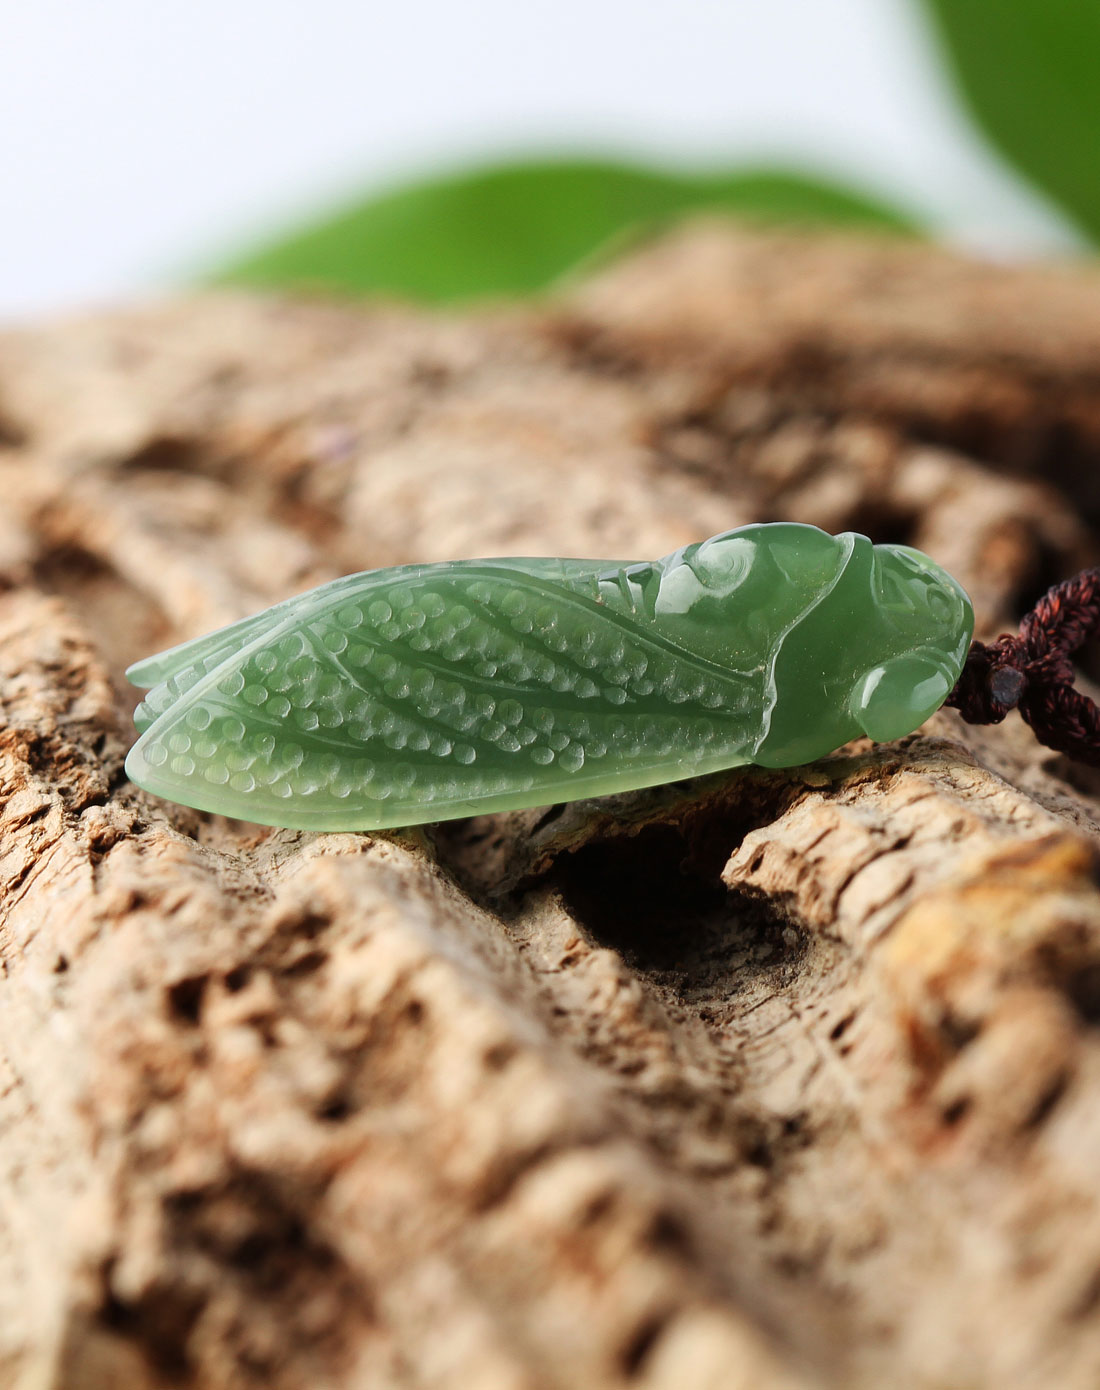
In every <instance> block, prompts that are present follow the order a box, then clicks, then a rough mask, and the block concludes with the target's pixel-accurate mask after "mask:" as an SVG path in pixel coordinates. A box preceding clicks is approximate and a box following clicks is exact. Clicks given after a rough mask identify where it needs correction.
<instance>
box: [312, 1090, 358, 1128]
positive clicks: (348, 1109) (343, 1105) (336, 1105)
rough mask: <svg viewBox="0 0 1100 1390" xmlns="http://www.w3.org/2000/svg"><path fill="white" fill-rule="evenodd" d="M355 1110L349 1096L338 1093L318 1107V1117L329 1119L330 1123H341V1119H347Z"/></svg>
mask: <svg viewBox="0 0 1100 1390" xmlns="http://www.w3.org/2000/svg"><path fill="white" fill-rule="evenodd" d="M354 1111H355V1106H354V1105H352V1103H351V1101H350V1100H349V1099H348V1097H347V1096H345V1095H338V1096H333V1098H332V1099H331V1100H327V1101H326V1102H325V1103H324V1105H322V1106H320V1107H319V1108H318V1110H317V1118H318V1119H319V1120H327V1121H328V1122H329V1123H330V1124H339V1123H340V1121H341V1120H346V1119H347V1118H348V1116H349V1115H351V1114H353V1113H354Z"/></svg>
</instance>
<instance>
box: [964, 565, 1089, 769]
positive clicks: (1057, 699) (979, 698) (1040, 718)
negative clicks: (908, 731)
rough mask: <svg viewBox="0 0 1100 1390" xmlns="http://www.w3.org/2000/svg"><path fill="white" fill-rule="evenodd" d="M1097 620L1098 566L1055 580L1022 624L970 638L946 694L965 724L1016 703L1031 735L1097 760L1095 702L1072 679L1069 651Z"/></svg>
mask: <svg viewBox="0 0 1100 1390" xmlns="http://www.w3.org/2000/svg"><path fill="white" fill-rule="evenodd" d="M1097 628H1100V569H1091V570H1082V571H1081V573H1080V574H1079V575H1077V576H1076V577H1075V578H1073V579H1067V580H1065V581H1063V583H1061V584H1055V586H1054V587H1053V589H1050V590H1048V591H1047V593H1045V594H1044V595H1043V597H1042V598H1041V599H1040V600H1039V602H1038V603H1037V604H1036V605H1035V607H1034V608H1033V609H1032V610H1031V612H1030V613H1028V614H1027V616H1026V617H1025V618H1024V619H1023V620H1022V621H1021V623H1020V631H1019V633H1018V634H1017V635H1015V636H1012V635H1010V634H1005V635H1003V636H1001V637H998V638H997V640H996V641H995V642H990V643H989V644H988V645H987V644H986V643H985V642H975V643H974V644H973V645H972V646H971V648H970V651H969V653H968V655H967V658H966V664H965V665H964V666H963V670H962V675H961V676H960V677H959V680H958V684H957V685H956V686H955V689H954V690H953V691H952V692H951V694H950V695H948V697H947V699H946V700H945V701H944V703H945V704H947V705H951V706H952V707H953V708H955V709H957V710H958V711H959V713H960V714H961V715H962V717H963V718H964V719H965V720H966V722H967V723H968V724H999V723H1000V722H1001V720H1002V719H1003V718H1004V717H1005V715H1006V714H1007V713H1008V712H1009V710H1011V709H1018V710H1019V711H1020V714H1021V715H1022V716H1023V718H1024V719H1026V720H1027V722H1028V723H1029V724H1030V725H1031V727H1032V729H1033V730H1034V732H1035V737H1036V738H1037V739H1038V740H1039V742H1040V743H1045V744H1046V746H1047V747H1048V748H1055V749H1057V750H1058V752H1059V753H1066V754H1068V755H1069V757H1071V758H1075V759H1076V760H1077V761H1078V762H1082V763H1094V764H1097V765H1100V709H1097V707H1096V705H1095V704H1094V703H1093V701H1092V700H1090V699H1089V697H1088V696H1087V695H1082V694H1081V692H1080V691H1079V690H1075V689H1074V686H1073V681H1074V676H1075V674H1076V673H1075V672H1074V669H1073V663H1072V661H1071V660H1070V657H1071V656H1072V654H1073V653H1074V652H1075V651H1076V650H1077V649H1078V647H1080V646H1081V645H1082V644H1083V643H1084V642H1085V641H1086V640H1087V639H1088V638H1089V637H1090V636H1092V634H1093V633H1094V632H1095V631H1096V630H1097Z"/></svg>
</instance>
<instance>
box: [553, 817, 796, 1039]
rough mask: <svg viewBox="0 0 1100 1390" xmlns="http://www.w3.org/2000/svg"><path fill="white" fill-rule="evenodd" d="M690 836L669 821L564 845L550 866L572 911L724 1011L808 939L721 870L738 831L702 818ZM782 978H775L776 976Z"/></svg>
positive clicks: (648, 968)
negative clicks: (565, 850) (566, 850)
mask: <svg viewBox="0 0 1100 1390" xmlns="http://www.w3.org/2000/svg"><path fill="white" fill-rule="evenodd" d="M696 832H697V833H693V834H692V835H691V837H690V838H689V837H688V836H687V835H685V834H684V833H683V832H681V831H680V830H679V829H676V828H675V827H672V826H667V825H655V826H649V827H647V828H646V829H644V830H642V831H641V832H640V833H639V834H637V835H634V836H631V837H629V838H622V839H616V840H605V841H598V842H596V843H593V844H589V845H586V846H584V847H583V848H582V849H579V850H577V851H575V852H574V853H572V854H567V855H562V856H561V857H560V858H559V859H558V860H557V861H556V863H555V865H554V868H553V870H552V872H551V878H552V880H553V881H554V883H555V885H556V887H557V888H558V891H559V892H560V893H561V895H562V898H563V900H564V902H565V904H566V906H567V908H568V910H569V912H570V914H571V915H572V916H573V917H575V918H576V920H577V921H578V922H579V923H581V924H582V925H583V927H584V928H585V929H586V930H587V932H588V934H589V935H590V936H591V937H592V938H594V939H595V940H596V941H598V942H599V944H600V945H602V946H608V947H611V948H612V949H614V950H616V951H618V952H619V953H620V954H621V955H622V957H623V959H624V960H625V961H626V962H627V964H628V965H630V966H631V967H632V968H633V969H635V970H638V971H641V972H645V973H648V974H651V975H664V976H665V977H666V980H665V985H666V987H668V988H670V989H671V990H672V992H674V993H675V994H676V995H678V996H679V997H680V998H684V999H689V1000H690V1001H691V1002H692V1003H693V1004H694V1005H695V1006H697V1007H701V1005H702V1003H703V1002H704V1000H705V999H711V1000H713V1002H715V1003H717V1004H718V1011H719V1013H721V1012H723V1010H724V1009H725V1006H726V1004H727V1003H728V1001H729V999H730V997H731V996H733V995H735V994H736V993H738V992H739V991H740V989H741V988H742V987H743V986H745V985H746V984H747V983H749V981H750V980H752V979H753V978H754V977H756V976H758V975H759V973H760V971H761V970H763V969H766V970H769V971H773V972H774V971H776V970H777V968H778V969H779V970H780V973H782V971H783V970H784V969H785V968H786V967H788V966H789V965H790V964H791V962H792V960H794V959H796V958H797V957H798V956H800V955H801V954H802V952H803V950H804V949H805V938H804V937H803V935H802V933H801V932H799V931H797V930H792V929H791V924H790V923H789V922H788V921H787V920H786V919H785V918H783V917H782V916H781V914H779V913H778V912H777V911H775V910H774V909H773V908H772V907H771V905H770V904H769V903H767V902H764V901H761V900H758V899H755V898H748V897H746V896H744V895H741V894H738V893H735V892H731V891H730V890H729V889H727V888H726V886H725V884H724V883H723V882H722V880H721V877H720V873H721V868H722V866H723V865H724V864H725V863H726V860H727V859H728V857H729V853H730V849H731V845H732V844H735V843H736V841H737V837H736V836H735V835H734V834H733V833H732V832H731V831H730V829H729V827H728V826H714V825H710V824H709V823H708V824H702V825H700V826H698V827H696ZM776 987H777V988H782V979H777V980H776Z"/></svg>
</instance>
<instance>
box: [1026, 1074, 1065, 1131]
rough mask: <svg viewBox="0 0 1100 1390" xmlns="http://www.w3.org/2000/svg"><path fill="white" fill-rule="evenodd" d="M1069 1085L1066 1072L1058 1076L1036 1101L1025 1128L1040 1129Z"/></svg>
mask: <svg viewBox="0 0 1100 1390" xmlns="http://www.w3.org/2000/svg"><path fill="white" fill-rule="evenodd" d="M1068 1085H1069V1077H1068V1076H1067V1075H1066V1073H1064V1072H1063V1073H1062V1074H1061V1075H1059V1076H1056V1077H1055V1078H1054V1080H1053V1081H1052V1082H1051V1084H1050V1085H1049V1086H1048V1087H1047V1089H1046V1090H1045V1091H1044V1092H1043V1094H1042V1095H1041V1096H1040V1097H1039V1099H1038V1100H1037V1101H1036V1103H1035V1106H1034V1108H1033V1109H1032V1111H1031V1114H1030V1115H1028V1117H1027V1119H1026V1120H1025V1121H1024V1128H1025V1129H1039V1128H1041V1126H1042V1125H1043V1124H1044V1123H1045V1122H1046V1120H1047V1119H1048V1118H1049V1117H1050V1114H1051V1112H1052V1111H1053V1110H1054V1107H1055V1106H1056V1105H1057V1104H1058V1102H1059V1101H1060V1100H1061V1099H1062V1097H1063V1096H1064V1095H1065V1093H1066V1088H1067V1087H1068Z"/></svg>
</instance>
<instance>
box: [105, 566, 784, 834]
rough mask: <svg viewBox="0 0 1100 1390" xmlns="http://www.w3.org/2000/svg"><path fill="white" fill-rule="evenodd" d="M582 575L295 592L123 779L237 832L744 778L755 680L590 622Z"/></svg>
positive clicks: (586, 575) (629, 631) (447, 579)
mask: <svg viewBox="0 0 1100 1390" xmlns="http://www.w3.org/2000/svg"><path fill="white" fill-rule="evenodd" d="M586 565H587V566H590V567H591V568H590V570H586V569H584V568H583V567H584V566H586ZM601 565H602V562H580V561H573V562H568V568H562V567H561V562H556V561H555V562H551V561H545V562H540V561H533V562H520V561H500V562H485V561H471V562H459V563H455V564H450V565H440V566H426V567H421V568H418V569H415V570H414V569H406V570H395V571H389V572H385V571H376V572H374V573H373V574H371V575H368V576H363V577H362V580H363V582H362V584H361V585H360V586H358V588H357V587H356V586H355V585H351V586H349V585H348V583H347V581H340V584H341V587H340V589H339V590H338V591H334V592H332V593H331V594H329V595H327V596H326V594H325V590H319V591H315V593H314V594H313V595H309V596H307V598H308V600H309V602H308V603H307V604H306V605H305V606H303V607H301V608H299V609H297V610H292V611H291V613H290V615H289V616H287V617H284V619H283V621H282V622H281V623H278V624H277V625H276V626H275V627H274V628H273V629H271V630H270V631H267V632H261V633H260V635H259V636H256V637H254V638H253V639H252V640H251V641H249V643H248V645H247V646H246V648H245V649H243V650H242V651H241V652H239V653H238V654H236V655H234V656H230V657H229V658H228V659H226V660H224V661H222V662H221V664H219V665H216V666H215V667H214V668H213V669H212V670H210V671H209V672H207V673H206V674H205V675H203V676H202V677H201V678H200V679H198V680H197V681H196V682H195V683H194V684H193V685H192V686H190V688H189V689H187V690H186V691H183V692H181V693H180V695H179V697H178V698H177V699H176V700H175V701H174V703H172V704H170V705H169V706H168V707H167V708H166V709H164V710H163V711H162V712H161V713H159V714H158V715H157V716H156V718H155V720H154V722H153V723H152V725H151V726H150V727H149V728H148V729H147V730H146V732H145V733H144V734H143V736H142V738H141V739H140V740H139V741H138V743H137V744H136V745H135V747H134V749H133V750H132V752H131V759H130V761H129V762H128V764H127V768H128V771H129V773H130V775H131V777H132V778H133V780H134V781H136V782H138V783H139V784H140V785H142V786H145V787H147V788H148V789H149V790H151V791H154V792H157V793H158V794H160V795H163V796H167V797H170V798H172V799H174V800H177V801H183V802H185V803H187V804H190V805H194V806H199V807H200V808H202V809H207V810H213V811H220V812H224V813H225V814H228V815H233V816H239V817H242V818H244V819H248V820H253V821H261V822H268V823H272V824H280V825H293V826H301V827H305V828H311V827H313V828H340V829H371V828H378V827H382V826H387V825H402V824H415V823H419V822H423V821H431V820H439V819H443V818H446V817H450V816H457V815H465V814H473V813H476V812H483V811H495V810H503V809H508V808H511V807H518V806H533V805H540V804H546V803H548V802H553V801H561V800H573V799H576V798H578V797H584V796H596V795H602V794H604V793H607V792H613V791H621V790H626V789H629V788H634V787H639V786H644V785H647V784H649V783H652V782H660V781H670V780H674V779H676V778H678V777H687V776H691V775H694V774H696V773H699V772H705V771H712V770H714V769H716V768H719V767H729V766H733V765H735V764H737V763H740V762H744V761H747V760H748V757H749V755H750V753H751V749H752V747H753V746H754V744H755V741H756V739H757V737H758V736H759V732H760V730H759V719H760V706H761V699H762V692H761V689H760V688H759V681H757V680H755V679H754V678H752V677H749V676H746V675H744V674H738V675H731V674H730V673H729V672H726V671H723V670H722V669H721V668H720V667H718V666H717V665H715V664H712V663H711V662H708V661H706V660H703V659H698V660H696V659H694V658H693V657H692V656H691V655H690V653H687V652H685V651H684V650H683V649H682V648H680V647H677V646H675V645H674V644H672V643H669V642H666V641H664V640H663V639H662V638H661V637H660V636H659V634H655V633H653V632H652V631H650V630H648V628H647V626H646V624H645V623H644V622H640V621H635V620H633V619H632V618H631V617H630V616H629V615H628V614H624V613H619V612H610V611H609V610H608V608H607V607H606V606H604V605H602V604H601V603H600V601H599V599H598V597H597V596H596V594H597V591H596V588H595V585H594V584H593V583H591V582H589V581H591V580H592V579H593V577H594V575H595V574H596V573H597V572H598V570H599V568H600V567H601ZM555 567H556V568H555ZM211 651H212V652H213V651H214V649H211ZM760 679H761V680H762V679H763V677H762V676H761V677H760Z"/></svg>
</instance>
